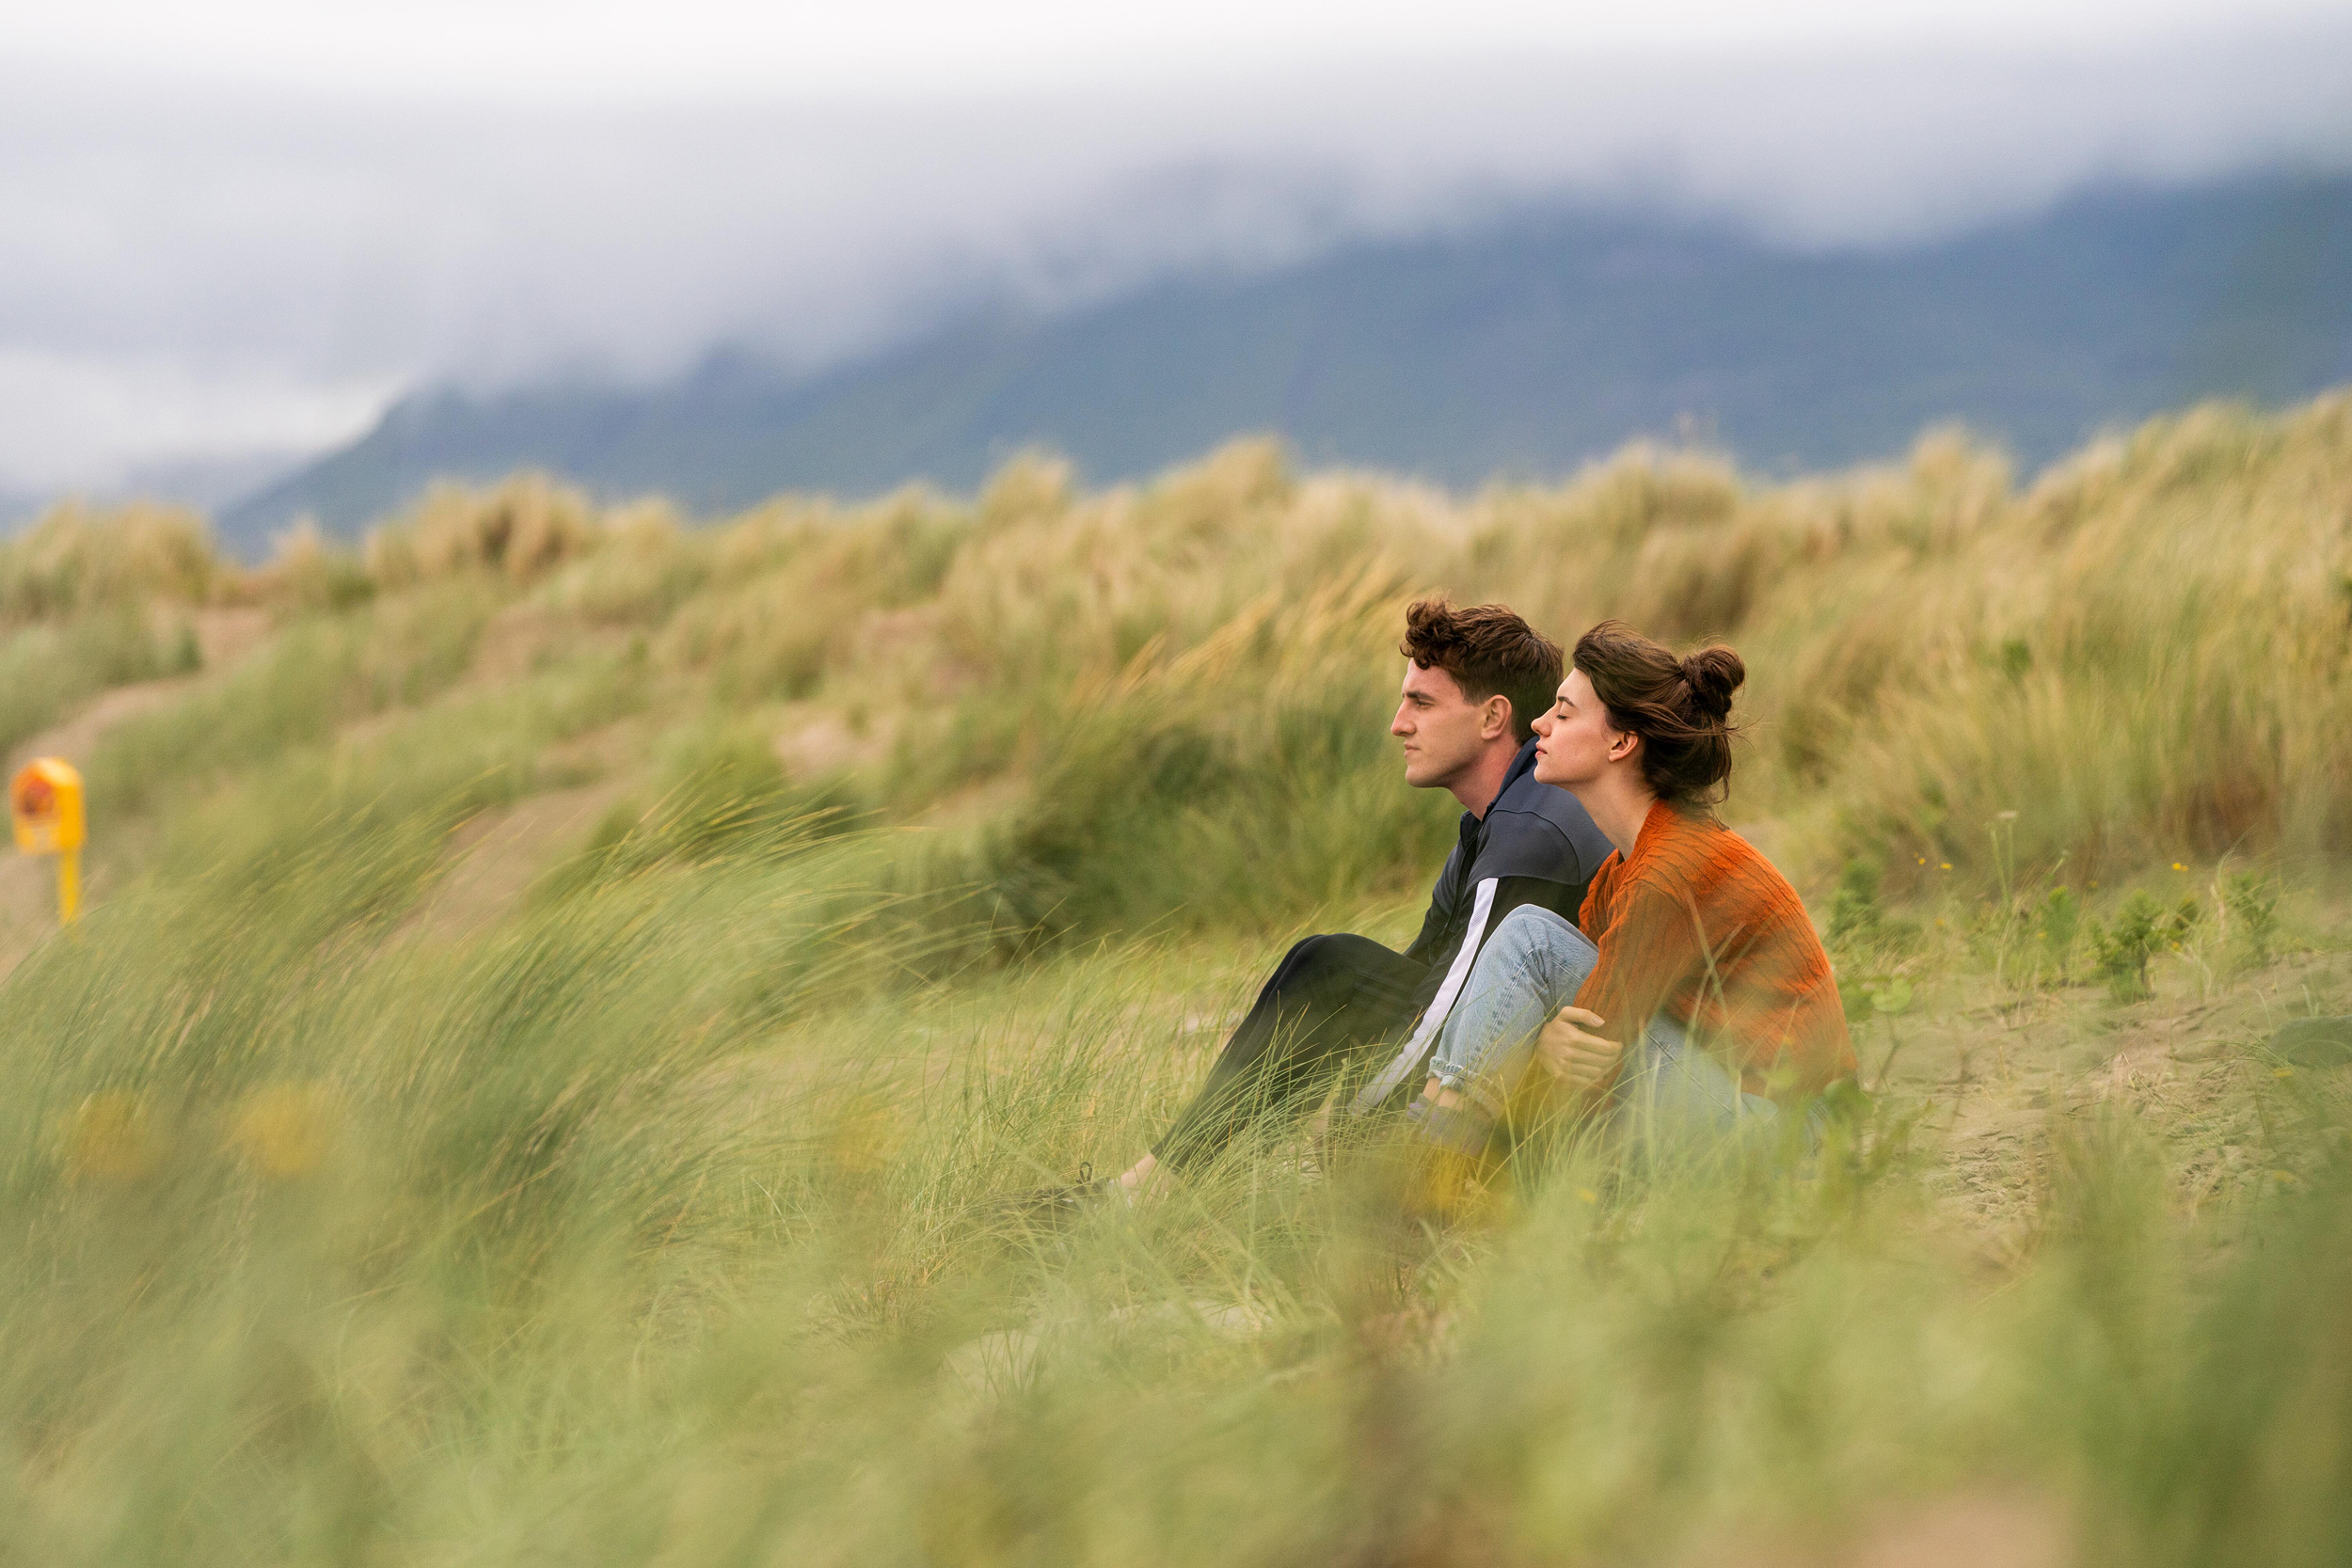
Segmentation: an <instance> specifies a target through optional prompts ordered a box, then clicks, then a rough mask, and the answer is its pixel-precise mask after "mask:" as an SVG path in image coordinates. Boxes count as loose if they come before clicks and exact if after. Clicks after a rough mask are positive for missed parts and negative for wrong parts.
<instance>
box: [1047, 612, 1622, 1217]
mask: <svg viewBox="0 0 2352 1568" xmlns="http://www.w3.org/2000/svg"><path fill="white" fill-rule="evenodd" d="M1398 652H1400V653H1402V654H1404V655H1405V657H1406V666H1405V687H1404V691H1403V693H1402V696H1401V699H1400V701H1399V702H1398V704H1397V709H1396V717H1395V718H1394V719H1392V720H1391V721H1390V722H1389V733H1390V734H1391V735H1392V736H1396V737H1397V738H1398V739H1399V740H1400V741H1402V742H1403V743H1404V750H1405V782H1406V784H1411V785H1412V786H1413V787H1415V788H1416V789H1444V790H1448V791H1451V792H1452V794H1453V796H1454V799H1455V800H1459V801H1461V803H1462V807H1463V811H1462V825H1461V837H1460V840H1459V842H1457V843H1456V844H1455V846H1454V852H1453V854H1452V855H1450V856H1449V857H1447V860H1446V863H1445V869H1444V870H1443V871H1442V872H1440V873H1439V874H1438V885H1437V888H1436V890H1435V891H1434V892H1433V893H1432V894H1431V895H1430V899H1429V912H1428V914H1427V915H1426V916H1424V917H1423V918H1422V927H1421V934H1420V935H1419V936H1418V937H1416V938H1414V939H1413V943H1412V945H1411V946H1410V947H1407V948H1406V950H1405V951H1404V952H1402V953H1398V952H1395V951H1393V950H1392V949H1390V948H1387V947H1384V946H1382V945H1381V944H1380V943H1378V942H1374V941H1372V940H1371V939H1370V938H1369V937H1360V936H1316V937H1309V938H1307V939H1306V940H1305V941H1304V942H1299V943H1298V944H1297V945H1296V946H1295V947H1293V948H1292V949H1291V950H1290V952H1289V953H1288V954H1286V955H1285V956H1284V957H1283V958H1282V961H1281V963H1279V965H1277V966H1276V968H1275V971H1274V974H1273V975H1272V977H1271V978H1269V979H1268V980H1267V981H1266V983H1265V986H1264V988H1263V990H1260V991H1259V992H1258V1000H1257V1003H1256V1005H1255V1006H1252V1007H1251V1008H1250V1009H1249V1013H1248V1017H1246V1018H1244V1019H1243V1020H1242V1022H1241V1024H1240V1026H1239V1027H1238V1028H1236V1029H1235V1030H1234V1031H1233V1033H1232V1037H1231V1038H1229V1039H1228V1040H1227V1041H1226V1042H1225V1049H1224V1052H1223V1053H1221V1054H1220V1055H1219V1056H1218V1057H1217V1059H1216V1065H1215V1066H1214V1067H1212V1068H1211V1069H1209V1081H1208V1083H1207V1084H1206V1085H1203V1087H1202V1088H1201V1090H1200V1094H1199V1095H1197V1096H1196V1097H1195V1098H1194V1099H1193V1101H1192V1102H1191V1103H1190V1104H1189V1105H1187V1106H1186V1107H1185V1108H1184V1112H1183V1114H1182V1115H1180V1116H1178V1117H1177V1118H1176V1121H1175V1124H1174V1125H1173V1126H1172V1127H1170V1128H1169V1129H1168V1135H1167V1136H1166V1137H1164V1138H1162V1139H1161V1140H1160V1143H1159V1145H1158V1147H1157V1148H1154V1149H1153V1150H1152V1152H1151V1153H1149V1154H1147V1155H1145V1156H1144V1157H1143V1158H1142V1159H1141V1160H1139V1161H1137V1162H1136V1164H1135V1165H1134V1166H1133V1167H1132V1168H1130V1169H1129V1170H1128V1171H1126V1172H1125V1173H1124V1174H1123V1175H1120V1176H1116V1177H1111V1178H1107V1179H1105V1180H1102V1181H1098V1182H1091V1183H1089V1184H1086V1185H1083V1186H1079V1187H1063V1188H1054V1189H1049V1190H1047V1191H1046V1192H1043V1193H1041V1194H1039V1195H1037V1196H1038V1199H1039V1201H1040V1203H1041V1206H1044V1207H1055V1206H1076V1205H1079V1204H1083V1203H1085V1202H1088V1201H1089V1200H1090V1199H1092V1198H1096V1197H1108V1196H1114V1195H1115V1194H1116V1193H1117V1192H1119V1191H1120V1190H1121V1189H1123V1190H1124V1191H1125V1192H1126V1193H1128V1194H1133V1193H1134V1192H1136V1190H1138V1189H1140V1188H1141V1187H1142V1186H1143V1185H1144V1183H1145V1182H1147V1181H1149V1180H1152V1177H1153V1175H1154V1174H1155V1173H1156V1172H1157V1171H1158V1170H1159V1169H1160V1168H1161V1167H1162V1166H1166V1167H1167V1168H1168V1169H1169V1170H1172V1171H1175V1172H1177V1173H1179V1174H1182V1173H1183V1172H1184V1171H1186V1170H1189V1169H1194V1168H1197V1167H1199V1166H1200V1165H1201V1164H1205V1163H1206V1162H1208V1161H1209V1160H1211V1159H1213V1158H1214V1157H1215V1156H1216V1153H1217V1151H1218V1150H1220V1149H1222V1148H1224V1147H1225V1146H1226V1144H1227V1143H1228V1142H1230V1141H1231V1140H1232V1137H1233V1135H1234V1134H1235V1133H1236V1132H1240V1131H1241V1129H1242V1128H1243V1127H1244V1126H1245V1125H1247V1124H1248V1120H1249V1119H1250V1117H1253V1116H1256V1115H1261V1114H1276V1115H1279V1114H1285V1113H1295V1112H1296V1111H1297V1110H1299V1109H1300V1108H1301V1107H1302V1106H1304V1105H1305V1104H1308V1103H1310V1102H1311V1101H1317V1100H1320V1098H1321V1096H1322V1094H1323V1092H1324V1091H1325V1090H1326V1089H1327V1087H1328V1085H1329V1084H1330V1082H1331V1079H1332V1077H1333V1075H1334V1074H1335V1073H1336V1072H1337V1071H1338V1070H1339V1069H1341V1068H1342V1067H1343V1065H1344V1064H1345V1062H1346V1061H1347V1060H1348V1059H1350V1058H1351V1057H1354V1056H1357V1055H1358V1054H1359V1053H1367V1052H1368V1051H1369V1050H1370V1049H1371V1048H1375V1047H1377V1048H1385V1049H1384V1050H1382V1052H1381V1054H1382V1056H1383V1058H1384V1060H1383V1062H1382V1065H1381V1067H1380V1069H1379V1070H1378V1071H1377V1072H1375V1074H1374V1075H1373V1076H1372V1077H1371V1078H1370V1080H1369V1081H1368V1082H1366V1083H1365V1084H1364V1085H1362V1086H1361V1087H1360V1088H1359V1090H1358V1091H1357V1092H1356V1093H1355V1094H1354V1095H1353V1096H1352V1097H1351V1099H1350V1101H1349V1108H1350V1110H1351V1111H1353V1112H1354V1113H1355V1114H1357V1115H1362V1114H1364V1113H1366V1112H1369V1111H1372V1110H1375V1109H1377V1108H1378V1107H1380V1106H1381V1105H1382V1104H1384V1103H1386V1102H1388V1101H1391V1099H1394V1100H1396V1101H1398V1102H1399V1103H1402V1102H1403V1101H1404V1100H1405V1099H1406V1098H1407V1097H1409V1095H1410V1093H1411V1092H1412V1091H1413V1090H1415V1089H1418V1088H1419V1087H1420V1086H1421V1082H1422V1066H1423V1064H1424V1063H1425V1062H1426V1060H1427V1059H1428V1055H1429V1051H1430V1048H1431V1046H1432V1045H1433V1044H1434V1043H1435V1041H1436V1040H1437V1037H1438V1029H1439V1028H1440V1027H1441V1026H1442V1025H1443V1024H1444V1022H1445V1020H1446V1015H1447V1013H1448V1012H1449V1011H1450V1010H1451V1009H1452V1007H1453V1006H1454V1001H1455V999H1456V998H1457V997H1459V996H1460V995H1461V991H1462V986H1463V983H1464V982H1465V981H1466V980H1467V979H1468V978H1469V976H1470V966H1471V963H1472V962H1473V960H1475V959H1476V958H1477V957H1478V950H1479V947H1480V946H1481V944H1483V943H1484V942H1485V941H1486V937H1487V935H1488V934H1489V933H1490V932H1492V931H1493V930H1494V928H1495V927H1496V926H1498V925H1499V924H1500V923H1501V922H1502V917H1503V916H1504V915H1506V914H1508V913H1509V912H1510V911H1513V910H1515V909H1518V908H1519V907H1520V906H1521V905H1528V904H1533V905H1537V906H1540V907H1541V908H1543V909H1547V910H1550V911H1554V912H1555V913H1558V914H1560V915H1562V916H1564V917H1565V918H1566V919H1568V920H1570V921H1574V920H1575V919H1576V914H1577V910H1578V908H1579V907H1580V906H1581V904H1582V902H1583V899H1584V889H1585V884H1586V883H1588V882H1589V881H1591V879H1592V876H1593V873H1594V871H1596V870H1597V869H1598V867H1599V865H1600V863H1601V861H1602V860H1603V859H1604V858H1606V857H1607V855H1608V854H1609V849H1610V845H1609V841H1608V839H1607V838H1606V837H1604V836H1603V835H1602V833H1601V832H1600V830H1599V829H1598V828H1597V827H1595V826H1594V825H1593V819H1592V818H1591V817H1590V816H1587V815H1585V811H1584V808H1583V807H1582V806H1580V805H1578V804H1577V802H1576V799H1575V797H1573V796H1571V795H1569V794H1568V793H1567V792H1566V791H1565V790H1561V789H1555V788H1553V787H1552V786H1551V785H1549V784H1538V783H1537V782H1536V781H1535V778H1534V765H1535V743H1534V739H1533V738H1531V736H1533V734H1534V732H1533V730H1532V729H1531V728H1530V725H1531V724H1532V723H1533V721H1534V719H1535V717H1536V715H1538V714H1540V713H1542V712H1544V711H1545V709H1546V708H1548V707H1549V705H1550V703H1551V696H1552V692H1553V690H1554V689H1556V688H1557V687H1558V686H1559V684H1560V675H1561V657H1560V647H1559V644H1557V643H1555V642H1551V641H1546V640H1545V639H1544V638H1542V637H1540V636H1538V635H1537V634H1536V633H1535V631H1534V628H1532V627H1530V626H1528V624H1527V623H1526V622H1525V621H1523V620H1521V619H1519V617H1518V615H1516V614H1514V613H1512V611H1510V610H1506V609H1504V608H1503V607H1502V606H1501V605H1476V606H1473V607H1471V608H1470V609H1467V610H1461V609H1456V608H1454V606H1453V605H1451V604H1449V603H1447V602H1446V601H1445V600H1443V599H1424V600H1422V601H1421V602H1420V603H1417V604H1415V605H1414V606H1412V608H1411V609H1410V610H1407V611H1406V618H1405V637H1404V641H1402V642H1400V643H1399V644H1398Z"/></svg>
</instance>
